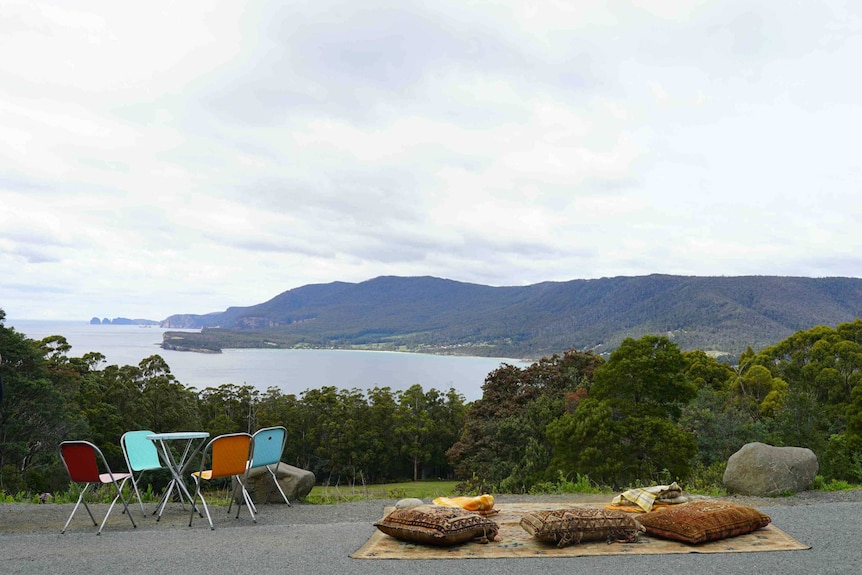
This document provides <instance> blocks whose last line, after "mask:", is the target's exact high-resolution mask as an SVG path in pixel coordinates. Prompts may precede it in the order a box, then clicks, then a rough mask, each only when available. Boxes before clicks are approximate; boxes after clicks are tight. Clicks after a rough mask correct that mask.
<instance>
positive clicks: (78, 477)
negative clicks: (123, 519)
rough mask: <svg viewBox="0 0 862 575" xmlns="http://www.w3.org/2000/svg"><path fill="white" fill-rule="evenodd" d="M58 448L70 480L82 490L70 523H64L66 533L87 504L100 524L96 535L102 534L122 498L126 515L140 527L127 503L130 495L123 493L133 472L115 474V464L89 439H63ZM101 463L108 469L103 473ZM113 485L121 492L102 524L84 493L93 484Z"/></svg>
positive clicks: (79, 490) (103, 467)
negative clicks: (112, 468) (77, 514)
mask: <svg viewBox="0 0 862 575" xmlns="http://www.w3.org/2000/svg"><path fill="white" fill-rule="evenodd" d="M58 449H59V451H60V459H62V460H63V465H65V467H66V471H67V472H68V473H69V479H71V481H72V485H73V486H74V488H75V490H76V491H78V502H77V503H75V507H74V509H72V513H71V514H70V515H69V518H68V519H67V520H66V524H65V525H64V526H63V530H62V531H61V532H60V533H66V529H67V528H68V527H69V523H71V522H72V517H74V516H75V513H76V512H77V511H78V507H79V506H80V505H81V503H83V504H84V509H86V510H87V514H88V515H89V516H90V519H91V520H92V521H93V525H98V526H99V530H98V531H97V532H96V535H101V534H102V529H104V527H105V523H107V521H108V517H110V515H111V511H112V510H113V509H114V505H115V504H116V503H117V500H118V499H122V500H123V507H124V508H125V512H126V514H127V515H128V516H129V520H130V521H131V522H132V527H135V528H137V524H136V523H135V519H134V518H133V517H132V514H131V513H130V512H129V505H128V503H127V502H126V497H125V496H124V495H123V487H124V486H125V485H126V481H127V480H128V479H129V478H130V477H131V476H132V474H131V473H114V472H113V471H111V467H110V466H109V465H108V462H107V460H106V459H105V456H104V454H103V453H102V450H101V449H99V448H98V447H96V446H95V445H94V444H93V443H90V442H89V441H63V442H62V443H60V446H59V448H58ZM97 456H98V457H97ZM99 462H101V466H102V469H104V470H105V473H101V472H100V470H99ZM118 481H119V483H118ZM79 484H83V486H84V487H83V488H81V487H80V485H79ZM109 484H110V485H113V486H114V488H115V489H116V491H117V495H116V496H115V497H114V500H113V501H111V505H110V507H108V512H107V513H105V518H104V519H103V520H102V524H101V525H99V524H98V523H97V522H96V518H95V517H94V516H93V512H92V511H91V510H90V506H89V505H88V504H87V500H86V499H85V498H84V496H85V495H86V493H87V490H88V489H89V488H90V486H92V485H109Z"/></svg>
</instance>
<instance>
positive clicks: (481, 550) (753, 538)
mask: <svg viewBox="0 0 862 575" xmlns="http://www.w3.org/2000/svg"><path fill="white" fill-rule="evenodd" d="M575 507H586V505H565V504H563V505H558V504H555V505H553V507H549V506H548V505H547V504H544V505H543V504H537V503H513V504H499V505H497V506H496V507H495V509H497V510H498V511H499V513H498V514H496V515H493V516H491V518H492V519H493V520H494V521H495V522H496V523H497V524H498V525H499V526H500V538H501V541H499V542H492V543H486V544H482V543H465V544H463V545H456V546H454V547H434V546H429V545H416V544H413V543H406V542H403V541H399V540H397V539H395V538H393V537H390V536H389V535H386V534H384V533H382V532H381V531H376V532H375V533H374V535H372V536H371V538H370V539H369V540H368V541H367V542H366V543H365V545H363V546H362V547H360V548H359V549H358V550H357V551H356V552H355V553H353V554H352V555H351V556H350V557H352V558H354V559H499V558H504V557H509V558H511V557H584V556H589V555H658V554H664V553H746V552H754V551H795V550H802V549H810V547H809V546H808V545H805V544H803V543H800V542H799V541H797V540H796V539H794V538H793V537H791V536H790V535H788V534H787V533H785V532H784V531H782V530H781V529H779V528H778V527H776V526H775V525H772V524H771V523H770V524H769V525H768V526H766V527H764V528H763V529H759V530H757V531H755V532H754V533H749V534H747V535H739V536H737V537H731V538H729V539H723V540H720V541H712V542H709V543H703V544H700V545H688V544H686V543H679V542H676V541H668V540H665V539H659V538H657V537H649V536H647V535H641V537H640V538H639V540H638V542H637V543H610V544H609V543H605V542H601V541H600V542H588V543H580V544H578V545H571V546H569V547H563V548H562V549H559V548H557V547H556V546H554V545H548V544H545V543H542V542H541V541H538V540H536V539H534V538H533V537H531V536H530V534H528V533H527V532H526V531H524V530H523V529H522V528H521V526H520V525H519V524H518V523H519V521H520V519H521V516H522V515H523V514H524V513H527V512H529V511H540V510H543V509H567V508H575ZM390 511H392V508H390V507H387V508H386V509H385V510H384V514H386V513H389V512H390Z"/></svg>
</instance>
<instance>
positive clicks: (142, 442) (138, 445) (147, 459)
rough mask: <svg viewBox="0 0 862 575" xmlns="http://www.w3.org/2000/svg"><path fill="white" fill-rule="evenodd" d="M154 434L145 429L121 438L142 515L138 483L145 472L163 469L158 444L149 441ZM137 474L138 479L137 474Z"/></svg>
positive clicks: (129, 432) (125, 434) (142, 506)
mask: <svg viewBox="0 0 862 575" xmlns="http://www.w3.org/2000/svg"><path fill="white" fill-rule="evenodd" d="M152 434H153V432H152V431H150V430H148V429H145V430H140V431H127V432H126V433H124V434H123V436H122V437H120V447H122V448H123V456H124V457H125V458H126V467H127V469H128V470H129V472H130V473H131V475H132V477H131V479H132V486H133V487H134V488H135V495H136V496H137V497H138V503H139V504H140V505H141V513H144V502H143V501H142V500H141V492H140V490H139V489H138V481H140V480H141V476H142V475H143V474H144V472H145V471H154V470H156V469H163V468H164V465H162V462H161V460H160V459H159V452H158V450H157V449H156V444H155V443H153V442H152V440H150V439H147V436H148V435H152ZM136 473H137V477H135V474H136Z"/></svg>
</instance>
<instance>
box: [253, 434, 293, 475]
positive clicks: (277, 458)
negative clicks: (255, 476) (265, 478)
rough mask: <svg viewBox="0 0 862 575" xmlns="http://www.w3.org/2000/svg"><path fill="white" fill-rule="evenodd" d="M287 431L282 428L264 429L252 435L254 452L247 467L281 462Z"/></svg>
mask: <svg viewBox="0 0 862 575" xmlns="http://www.w3.org/2000/svg"><path fill="white" fill-rule="evenodd" d="M286 440H287V430H286V429H285V428H284V427H281V426H279V427H265V428H263V429H259V430H257V431H256V432H255V434H254V452H253V453H252V458H251V465H250V466H249V467H262V466H264V465H275V464H277V463H279V462H281V454H282V453H283V452H284V444H285V442H286Z"/></svg>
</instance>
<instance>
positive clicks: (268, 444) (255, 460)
mask: <svg viewBox="0 0 862 575" xmlns="http://www.w3.org/2000/svg"><path fill="white" fill-rule="evenodd" d="M286 443H287V430H286V429H285V428H284V427H282V426H277V427H265V428H263V429H259V430H258V431H256V432H255V433H254V451H253V452H252V456H251V464H250V465H249V467H250V468H255V467H266V470H267V471H269V474H270V475H271V476H272V482H273V483H275V487H276V488H277V489H278V492H279V493H281V496H282V497H283V498H284V502H285V503H287V505H288V506H290V501H288V500H287V495H285V494H284V490H283V489H282V488H281V485H279V484H278V478H277V477H276V476H275V469H278V464H279V463H281V455H282V453H284V446H285V444H286ZM271 492H272V489H270V491H269V492H268V493H267V494H266V499H264V501H267V500H269V493H271Z"/></svg>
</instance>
